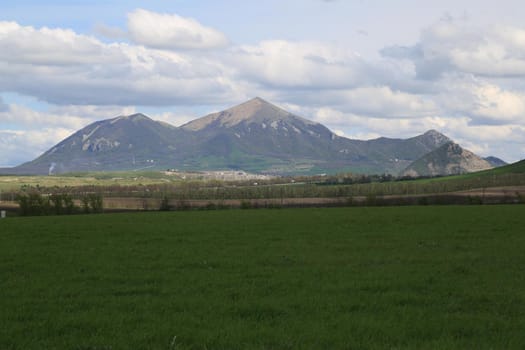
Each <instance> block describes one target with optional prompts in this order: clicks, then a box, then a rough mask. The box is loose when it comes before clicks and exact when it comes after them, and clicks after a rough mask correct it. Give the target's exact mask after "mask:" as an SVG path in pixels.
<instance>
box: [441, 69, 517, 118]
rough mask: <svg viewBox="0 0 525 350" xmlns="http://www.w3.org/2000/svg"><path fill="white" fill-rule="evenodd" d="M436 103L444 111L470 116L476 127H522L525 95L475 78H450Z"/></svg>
mask: <svg viewBox="0 0 525 350" xmlns="http://www.w3.org/2000/svg"><path fill="white" fill-rule="evenodd" d="M436 101H437V102H438V103H439V104H440V105H441V106H442V108H443V109H444V110H447V111H450V112H452V113H453V114H456V115H465V116H469V117H470V119H471V124H473V125H476V124H477V125H506V124H509V123H523V121H524V120H523V116H524V115H525V93H524V92H523V91H513V90H509V89H504V88H502V87H501V86H498V85H496V84H493V83H490V82H487V81H485V80H480V79H476V78H473V77H470V78H465V77H462V76H459V77H457V76H449V77H447V79H445V80H444V81H443V88H442V91H441V93H440V96H438V97H436Z"/></svg>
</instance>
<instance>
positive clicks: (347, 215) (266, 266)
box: [0, 205, 525, 350]
mask: <svg viewBox="0 0 525 350" xmlns="http://www.w3.org/2000/svg"><path fill="white" fill-rule="evenodd" d="M524 212H525V206H522V205H515V206H463V207H453V206H450V207H444V206H442V207H388V208H335V209H317V208H312V209H286V210H285V209H282V210H226V211H209V212H169V213H134V214H112V215H109V214H103V215H97V216H92V215H86V216H62V217H28V218H8V219H4V220H0V276H1V279H0V310H1V312H0V349H5V350H7V349H78V350H80V349H82V350H87V349H91V350H95V349H98V350H100V349H385V348H391V349H394V348H396V349H453V348H456V349H458V348H465V349H466V348H469V349H512V348H523V347H524V346H525V333H524V332H523V329H525V316H523V315H525V274H524V273H523V271H524V268H525V255H524V254H523V251H524V249H525V234H524V233H523V227H525V215H523V214H524Z"/></svg>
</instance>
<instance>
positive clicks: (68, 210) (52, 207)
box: [16, 191, 104, 216]
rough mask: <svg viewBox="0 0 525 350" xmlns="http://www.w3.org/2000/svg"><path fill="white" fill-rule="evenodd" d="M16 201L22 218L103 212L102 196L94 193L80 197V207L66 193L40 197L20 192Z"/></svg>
mask: <svg viewBox="0 0 525 350" xmlns="http://www.w3.org/2000/svg"><path fill="white" fill-rule="evenodd" d="M16 201H17V202H18V205H19V208H20V215H22V216H35V215H36V216H38V215H71V214H79V213H86V214H89V213H101V212H102V211H103V210H104V204H103V202H104V201H103V199H102V196H101V195H100V194H95V193H91V194H86V195H84V196H82V197H81V199H80V202H81V205H80V206H77V205H76V204H75V201H74V199H73V197H72V196H71V195H70V194H67V193H53V194H50V195H42V194H41V193H39V192H36V191H32V192H29V193H26V192H22V193H20V194H18V195H17V197H16Z"/></svg>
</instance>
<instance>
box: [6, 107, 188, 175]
mask: <svg viewBox="0 0 525 350" xmlns="http://www.w3.org/2000/svg"><path fill="white" fill-rule="evenodd" d="M185 136H187V135H186V134H185V133H184V131H183V130H180V129H178V128H176V127H173V126H170V125H168V124H165V123H160V122H156V121H153V120H152V119H150V118H148V117H147V116H145V115H143V114H133V115H130V116H120V117H117V118H113V119H108V120H102V121H98V122H95V123H92V124H90V125H88V126H86V127H85V128H83V129H81V130H79V131H77V132H76V133H74V134H73V135H71V136H69V137H68V138H66V139H65V140H63V141H62V142H60V143H59V144H57V145H56V146H54V147H52V148H51V149H50V150H48V151H47V152H45V153H44V154H42V155H41V156H40V157H38V158H36V159H35V160H33V161H31V162H28V163H25V164H22V165H20V166H19V167H17V168H15V169H16V170H18V171H17V172H19V173H29V174H33V173H36V174H45V173H48V174H54V173H64V172H74V171H110V170H129V169H138V168H147V167H155V166H156V164H155V160H157V159H164V158H168V159H170V158H175V157H173V155H174V154H175V151H176V149H177V146H178V145H179V144H180V143H184V142H187V140H186V139H187V137H185Z"/></svg>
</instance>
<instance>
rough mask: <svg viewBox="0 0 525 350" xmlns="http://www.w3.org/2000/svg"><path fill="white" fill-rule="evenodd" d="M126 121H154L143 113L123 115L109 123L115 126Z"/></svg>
mask: <svg viewBox="0 0 525 350" xmlns="http://www.w3.org/2000/svg"><path fill="white" fill-rule="evenodd" d="M124 120H128V121H132V122H138V121H141V120H152V119H151V118H149V117H148V116H146V115H144V114H142V113H135V114H130V115H121V116H119V117H116V118H113V119H110V120H109V122H110V123H111V124H115V123H116V122H119V121H124Z"/></svg>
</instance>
